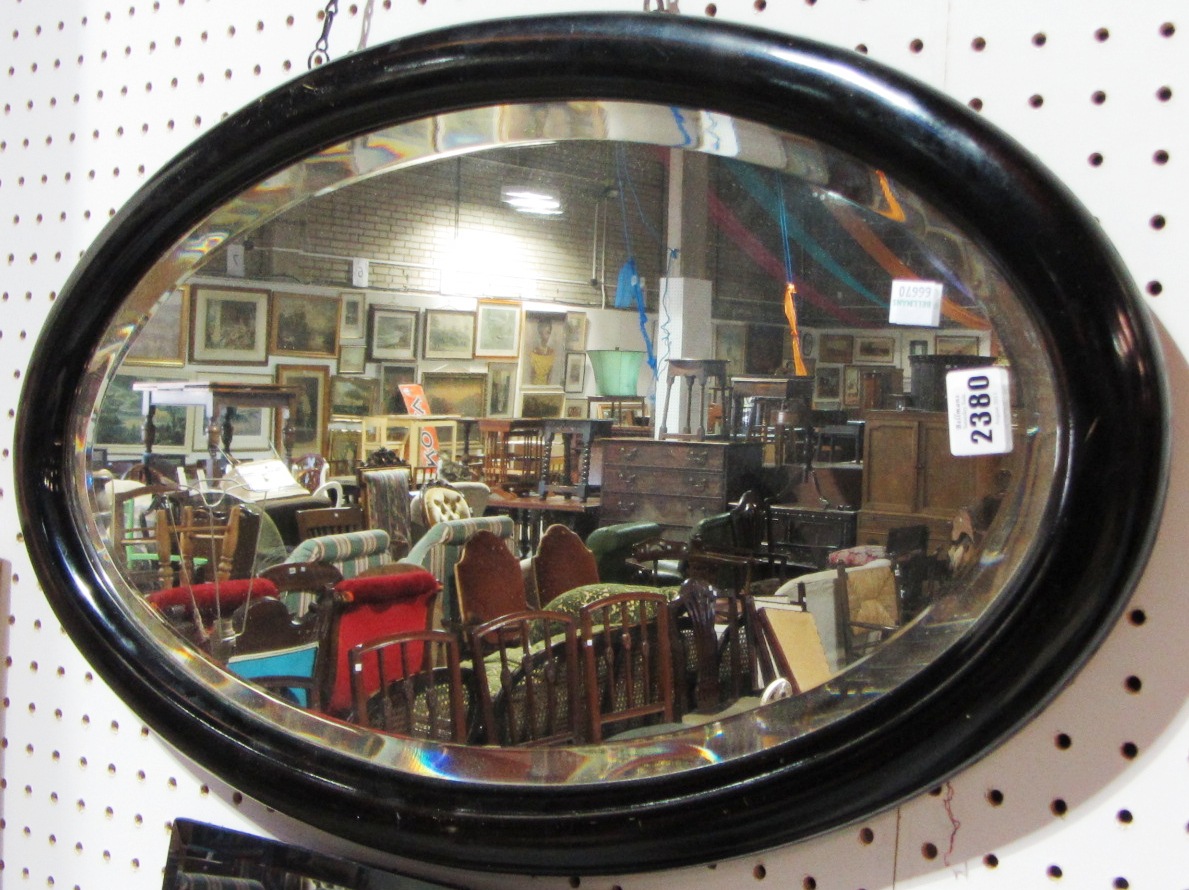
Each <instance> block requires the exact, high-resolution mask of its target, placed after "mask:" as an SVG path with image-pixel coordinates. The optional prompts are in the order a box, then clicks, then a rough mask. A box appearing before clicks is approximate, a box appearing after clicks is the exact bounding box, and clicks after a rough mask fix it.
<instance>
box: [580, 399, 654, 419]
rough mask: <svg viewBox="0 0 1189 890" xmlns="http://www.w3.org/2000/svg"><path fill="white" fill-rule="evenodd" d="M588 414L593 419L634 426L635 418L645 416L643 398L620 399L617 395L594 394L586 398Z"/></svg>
mask: <svg viewBox="0 0 1189 890" xmlns="http://www.w3.org/2000/svg"><path fill="white" fill-rule="evenodd" d="M587 401H588V402H589V404H590V416H591V417H593V418H594V419H595V420H613V421H615V425H616V426H635V424H636V419H637V418H642V417H647V416H648V415H647V414H646V413H645V410H644V400H643V399H621V398H619V397H618V396H594V397H592V398H590V399H587Z"/></svg>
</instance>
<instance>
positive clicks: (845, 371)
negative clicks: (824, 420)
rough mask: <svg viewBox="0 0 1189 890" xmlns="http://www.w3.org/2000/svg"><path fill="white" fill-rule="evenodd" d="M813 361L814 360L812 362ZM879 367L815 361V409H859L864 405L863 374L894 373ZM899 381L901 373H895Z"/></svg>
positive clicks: (885, 367)
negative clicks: (869, 372)
mask: <svg viewBox="0 0 1189 890" xmlns="http://www.w3.org/2000/svg"><path fill="white" fill-rule="evenodd" d="M811 361H813V360H811ZM893 370H894V369H889V368H887V366H882V367H881V366H879V365H866V366H864V365H840V364H836V363H830V362H821V361H815V362H814V366H813V407H814V408H815V409H818V410H822V411H830V410H834V409H837V408H859V407H861V406H862V403H863V372H864V371H878V372H880V373H886V372H889V371H893ZM894 373H895V374H896V379H897V381H899V380H900V372H899V371H894Z"/></svg>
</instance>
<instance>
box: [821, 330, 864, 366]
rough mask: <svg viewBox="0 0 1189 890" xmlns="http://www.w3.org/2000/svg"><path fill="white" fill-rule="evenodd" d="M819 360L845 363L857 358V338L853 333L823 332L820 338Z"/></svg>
mask: <svg viewBox="0 0 1189 890" xmlns="http://www.w3.org/2000/svg"><path fill="white" fill-rule="evenodd" d="M817 360H818V361H819V362H827V363H832V364H839V365H845V364H847V363H848V362H853V361H854V360H855V338H854V337H853V336H852V335H851V334H822V335H821V337H819V338H818V344H817Z"/></svg>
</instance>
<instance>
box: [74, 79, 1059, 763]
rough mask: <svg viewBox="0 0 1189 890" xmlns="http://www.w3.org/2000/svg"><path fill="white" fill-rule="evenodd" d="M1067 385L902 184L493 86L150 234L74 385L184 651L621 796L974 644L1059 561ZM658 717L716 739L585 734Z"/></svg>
mask: <svg viewBox="0 0 1189 890" xmlns="http://www.w3.org/2000/svg"><path fill="white" fill-rule="evenodd" d="M1052 379H1053V375H1052V373H1051V368H1050V365H1049V359H1048V357H1047V356H1046V355H1045V353H1044V350H1043V340H1042V338H1041V337H1040V335H1039V334H1038V332H1037V330H1036V329H1035V328H1034V326H1033V324H1032V321H1031V318H1030V316H1029V313H1028V312H1027V311H1026V309H1025V301H1024V300H1023V299H1022V296H1021V295H1020V294H1017V293H1015V292H1014V291H1013V289H1012V286H1011V283H1010V281H1009V280H1008V278H1007V277H1006V276H1004V275H1002V274H1001V272H1000V271H999V269H998V268H997V267H996V265H995V262H994V259H993V258H992V257H990V256H988V255H987V254H986V253H985V252H984V251H983V250H982V249H980V245H979V244H978V243H977V241H976V240H974V239H972V238H971V237H969V236H968V235H967V234H966V233H964V232H963V230H962V229H961V228H960V227H959V226H958V225H957V224H955V223H954V222H953V221H951V220H949V219H946V218H945V217H944V216H943V215H942V214H941V213H940V212H938V211H937V210H936V209H934V208H932V207H930V206H929V205H927V204H926V203H925V202H924V201H923V200H921V199H920V198H919V197H917V196H916V195H914V194H913V193H912V191H911V190H909V189H908V188H906V187H905V186H904V185H903V184H902V183H900V182H898V181H896V179H895V178H894V177H892V176H890V175H888V174H886V173H885V172H884V171H883V170H881V169H880V168H879V167H878V166H877V165H872V164H869V163H866V162H863V161H860V160H858V159H856V158H854V157H853V156H850V155H848V154H845V153H842V152H840V151H838V150H835V149H833V148H831V147H829V146H827V145H824V144H821V143H819V142H815V141H811V140H808V139H806V138H803V137H800V136H798V135H797V134H794V133H783V132H776V131H773V130H771V129H770V128H767V127H763V126H759V125H756V124H753V123H749V122H747V121H744V120H738V119H734V118H730V117H727V116H725V115H721V114H717V113H710V112H703V111H697V110H687V109H676V108H668V107H654V106H644V105H634V104H627V103H610V102H602V103H599V102H583V103H556V104H545V105H532V106H501V107H497V108H482V109H476V110H472V111H466V112H459V113H453V114H448V115H442V116H438V117H435V118H432V119H427V120H421V121H415V122H412V123H407V124H402V125H399V126H394V127H392V128H389V129H386V130H382V131H378V132H374V133H371V134H368V135H365V136H360V137H358V138H355V139H353V140H351V141H349V142H346V143H343V144H341V145H337V146H334V147H332V148H329V149H326V150H323V151H320V152H318V153H316V154H314V155H311V156H310V157H309V158H307V159H306V160H304V161H302V162H300V163H298V164H295V165H293V166H292V167H290V168H288V169H285V170H283V171H280V172H279V173H277V174H276V175H275V176H273V177H271V178H270V179H269V180H267V181H265V182H263V183H260V184H259V185H258V186H257V187H255V188H253V189H251V190H249V191H248V192H246V193H244V194H242V195H240V196H237V197H236V198H235V199H233V200H232V201H230V202H228V204H226V205H225V206H224V207H221V208H219V209H218V210H217V211H216V212H215V213H213V214H212V215H211V216H210V217H209V218H208V219H206V220H204V221H203V222H202V223H201V224H200V225H198V226H197V227H196V228H195V229H194V230H193V232H192V233H191V235H190V236H189V237H187V238H186V239H184V240H183V241H182V242H181V243H179V244H178V245H177V246H176V248H175V249H174V250H173V251H171V252H170V253H169V254H168V255H166V256H163V257H162V258H161V260H160V262H159V263H158V264H157V266H156V267H155V268H154V269H153V270H152V272H151V273H150V274H149V275H147V276H146V277H145V279H144V280H143V281H142V282H141V283H140V285H139V286H138V287H137V288H136V289H134V291H133V292H132V293H131V294H129V296H128V299H127V300H126V302H125V304H124V306H123V307H122V308H121V311H120V314H119V317H118V318H117V320H116V322H115V323H114V324H113V325H112V327H111V329H110V332H109V336H108V338H107V339H106V341H105V342H104V343H103V344H101V346H100V348H99V349H98V350H97V351H96V353H95V356H94V359H93V361H92V373H91V375H90V377H89V379H88V380H87V381H85V383H84V386H83V387H82V389H81V392H82V396H81V401H80V404H79V410H78V412H77V417H78V430H79V436H80V440H81V441H84V442H86V443H87V447H86V450H85V452H84V453H83V455H82V456H81V457H80V461H86V464H85V466H80V469H81V472H80V473H79V480H80V481H79V487H78V491H79V506H80V511H81V514H85V515H82V519H81V521H82V522H85V523H86V524H87V526H88V527H89V528H90V530H91V533H92V535H93V539H94V543H95V546H96V551H97V555H98V558H99V559H100V560H102V561H103V563H104V566H105V568H106V571H107V574H108V576H109V577H110V579H111V583H112V584H113V585H114V586H115V587H116V589H117V590H118V591H120V592H121V595H122V596H124V597H125V598H126V599H127V601H128V604H129V608H132V609H135V610H137V612H138V614H142V615H143V619H144V621H145V623H146V626H147V627H149V628H150V630H151V632H152V633H153V634H155V635H156V636H157V638H158V639H159V641H160V643H161V648H162V652H163V654H164V657H170V658H176V659H179V660H181V661H184V662H185V663H187V664H189V665H190V666H191V667H192V669H193V670H194V671H195V673H196V674H197V675H198V676H200V677H203V678H204V679H206V680H208V681H209V682H211V683H213V684H216V685H218V686H219V687H220V688H222V689H224V690H225V691H226V693H227V694H228V695H229V696H232V697H233V698H235V699H236V700H239V701H242V702H244V704H245V706H247V707H252V708H255V709H257V710H258V711H259V712H260V713H261V714H263V715H265V716H267V718H268V719H273V720H277V721H279V722H281V723H283V724H284V725H286V726H290V727H292V728H293V729H294V731H295V732H300V733H302V734H303V735H306V736H308V737H309V738H312V739H315V740H320V741H321V742H322V743H324V744H329V745H335V746H344V747H348V748H351V749H352V750H354V751H357V752H358V753H360V756H367V757H371V758H389V760H388V762H390V763H392V764H393V765H394V766H396V767H398V768H410V769H412V768H416V767H413V766H410V765H409V764H407V763H406V762H404V760H402V758H403V757H407V756H408V755H405V754H401V753H400V751H401V750H402V749H400V748H399V743H400V740H403V739H410V738H411V739H419V740H430V741H433V742H447V743H462V744H466V745H468V746H472V747H473V748H475V749H476V750H478V749H484V750H486V749H491V748H500V749H503V748H508V747H514V746H515V747H519V746H563V747H567V748H572V749H574V750H575V751H577V752H579V754H580V756H578V761H581V763H582V764H583V765H582V766H574V765H573V762H570V761H565V760H564V759H559V760H556V761H554V762H553V764H552V766H551V770H552V771H551V772H549V773H548V775H547V776H546V780H548V781H562V780H571V781H577V780H581V779H583V777H585V780H601V779H606V778H608V777H631V776H633V775H642V774H647V773H649V772H652V771H656V770H667V769H680V768H685V767H687V766H690V765H696V764H699V763H704V762H707V761H713V760H718V759H723V758H727V757H732V756H737V755H740V754H745V753H747V752H748V751H752V750H757V749H759V748H761V747H764V746H768V745H771V744H773V743H774V742H779V741H781V740H783V739H786V738H792V737H795V736H798V735H801V734H804V733H806V732H810V731H812V730H813V729H815V728H817V727H819V726H822V725H824V724H825V723H828V722H830V721H832V720H837V719H842V718H843V717H844V716H845V715H846V714H848V713H850V712H852V711H853V710H854V709H855V708H857V707H861V706H862V705H863V704H864V703H866V702H867V701H870V700H871V699H872V698H873V697H876V696H878V695H880V694H882V693H884V692H886V691H887V690H889V689H891V688H894V686H895V685H896V684H897V683H900V682H902V681H903V680H904V679H906V678H907V677H909V676H912V675H913V674H914V673H916V672H917V671H919V670H920V669H921V668H922V667H923V666H925V665H926V664H928V662H929V660H930V659H932V658H934V657H935V656H936V655H937V653H939V652H940V651H943V650H944V649H945V648H946V647H948V646H950V645H952V644H953V642H954V641H955V640H957V639H959V638H960V637H961V635H962V633H963V632H965V630H966V629H968V628H969V627H970V626H971V624H972V623H973V622H975V621H977V620H978V619H979V616H980V615H981V614H982V613H983V612H984V611H985V609H986V608H987V607H988V605H989V604H990V603H991V602H992V601H993V600H994V599H995V598H996V597H997V596H1001V595H1003V593H1004V592H1005V591H1008V590H1010V589H1011V585H1012V579H1013V578H1014V577H1015V576H1016V573H1017V572H1018V570H1019V569H1020V567H1021V565H1023V564H1024V562H1025V561H1026V560H1027V559H1028V557H1029V554H1030V553H1031V552H1032V551H1031V548H1032V546H1033V541H1034V539H1035V536H1036V533H1037V529H1038V528H1039V526H1040V523H1041V521H1042V519H1043V516H1044V514H1045V510H1046V507H1047V505H1048V503H1049V494H1050V488H1051V485H1052V482H1053V480H1052V478H1051V468H1052V467H1053V465H1054V460H1053V453H1054V449H1055V447H1056V445H1055V441H1056V435H1057V430H1056V429H1055V425H1056V420H1055V418H1056V416H1057V412H1056V410H1055V409H1056V400H1057V395H1056V394H1055V393H1054V391H1053V389H1052V384H1051V380H1052ZM740 715H743V716H740ZM640 739H647V740H650V741H649V742H648V743H647V744H650V745H652V746H653V747H652V748H648V751H649V752H655V750H656V746H657V745H661V746H662V747H663V746H664V744H665V742H666V740H670V739H672V740H679V741H680V742H681V744H682V745H684V746H685V747H681V748H680V750H679V749H678V746H677V742H674V745H673V746H671V747H669V748H668V749H666V755H665V756H661V757H652V756H651V755H650V757H651V759H649V758H648V757H644V756H643V755H641V756H639V757H637V756H635V755H634V754H632V753H631V752H634V751H638V750H640V749H641V746H642V745H645V743H641V742H639V741H636V742H634V743H633V745H630V746H629V745H626V744H625V745H623V746H619V747H618V748H616V747H615V746H612V747H610V748H606V749H602V750H603V751H604V753H602V754H597V755H595V754H590V752H589V751H587V746H588V745H591V744H593V743H604V742H605V743H617V744H618V743H626V742H627V741H629V740H640ZM394 746H396V747H394ZM616 750H618V751H620V752H621V753H619V754H616V753H614V752H615V751H616ZM607 751H611V752H612V753H609V754H608V753H606V752H607ZM623 752H627V753H623ZM576 756H577V755H576ZM587 757H589V758H591V759H583V758H587ZM645 761H647V763H645ZM469 762H471V763H474V762H477V761H469ZM467 763H468V761H467V759H466V758H465V757H461V756H460V757H459V758H458V760H457V762H456V763H453V764H452V765H451V767H450V768H451V769H452V770H456V771H462V772H465V771H466V770H467V769H469V768H470V767H468V766H466V764H467ZM592 764H593V765H592ZM473 769H474V770H476V771H484V770H487V772H485V773H484V774H485V775H496V773H495V772H493V771H491V770H488V768H487V767H473ZM516 779H518V780H526V781H528V780H535V779H530V778H528V777H526V776H524V775H520V774H518V775H517V776H516Z"/></svg>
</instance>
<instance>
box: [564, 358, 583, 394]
mask: <svg viewBox="0 0 1189 890" xmlns="http://www.w3.org/2000/svg"><path fill="white" fill-rule="evenodd" d="M584 389H586V353H585V352H567V353H566V378H565V390H566V392H569V393H574V392H582V391H583V390H584Z"/></svg>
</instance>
